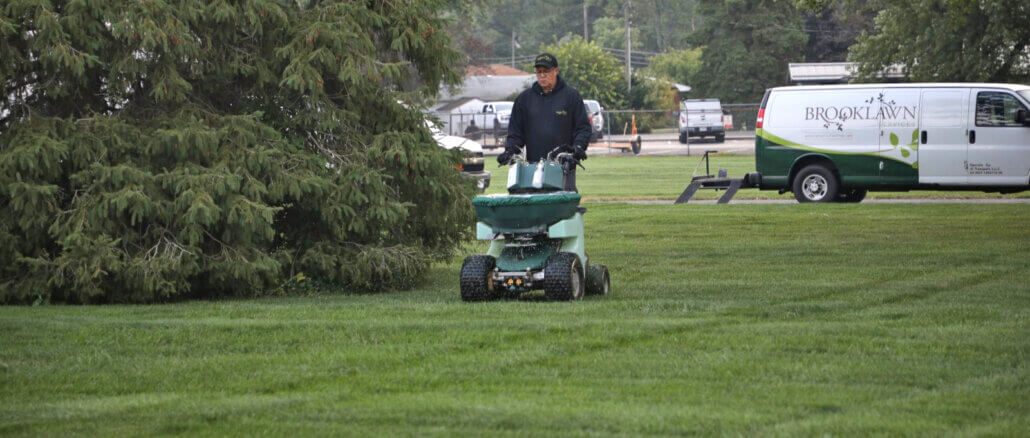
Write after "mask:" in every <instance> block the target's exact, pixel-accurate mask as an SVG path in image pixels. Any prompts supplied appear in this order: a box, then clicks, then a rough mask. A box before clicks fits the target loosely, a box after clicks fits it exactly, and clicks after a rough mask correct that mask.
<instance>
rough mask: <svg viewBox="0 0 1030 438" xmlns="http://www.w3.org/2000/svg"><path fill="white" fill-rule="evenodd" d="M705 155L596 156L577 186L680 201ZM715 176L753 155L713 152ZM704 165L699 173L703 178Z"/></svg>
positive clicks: (769, 195)
mask: <svg viewBox="0 0 1030 438" xmlns="http://www.w3.org/2000/svg"><path fill="white" fill-rule="evenodd" d="M699 160H700V157H696V156H691V157H683V156H638V157H634V156H616V157H607V156H596V157H591V158H589V159H587V160H586V161H584V162H583V165H584V166H585V167H586V169H585V170H584V169H579V170H578V171H577V173H576V185H577V187H578V188H579V191H580V193H581V194H582V195H583V197H584V199H585V200H587V201H598V200H675V199H676V198H678V197H679V195H680V193H682V192H683V190H684V189H686V188H687V185H688V184H690V177H691V173H692V172H693V171H694V168H695V166H697V164H698V161H699ZM711 160H712V161H711V166H710V167H711V172H712V173H713V174H715V173H716V172H718V169H726V170H727V172H728V175H729V176H731V177H736V178H742V177H743V176H744V175H745V174H746V173H749V172H754V171H755V157H754V155H729V154H714V155H712V158H711ZM487 170H489V171H490V172H491V175H492V176H493V181H491V183H490V188H488V189H487V193H504V192H505V191H506V185H505V182H506V180H507V176H508V168H507V166H505V167H504V168H500V167H498V166H497V161H496V160H495V159H494V158H493V157H487ZM704 170H705V169H704V165H703V164H702V165H701V167H700V169H699V170H698V174H699V175H701V174H704ZM722 194H723V192H722V191H719V192H716V191H714V190H699V191H698V193H697V194H696V195H695V196H694V199H717V198H718V197H719V196H722ZM1028 197H1030V192H1021V193H1015V194H1008V195H1000V194H997V193H983V192H967V191H911V192H871V193H869V196H868V197H867V199H898V198H929V199H956V198H975V199H982V198H983V199H1002V198H1028ZM733 199H736V200H746V199H784V200H793V199H794V195H793V194H791V193H789V192H788V193H784V194H782V195H781V194H779V193H777V192H776V191H775V190H766V191H759V190H758V189H744V190H740V191H739V192H737V195H736V196H734V198H733Z"/></svg>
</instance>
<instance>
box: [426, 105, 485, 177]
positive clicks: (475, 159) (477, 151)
mask: <svg viewBox="0 0 1030 438" xmlns="http://www.w3.org/2000/svg"><path fill="white" fill-rule="evenodd" d="M426 125H428V127H429V132H432V133H433V140H436V143H437V144H438V145H440V147H442V148H444V149H447V150H453V149H460V150H461V152H462V156H463V157H464V160H463V161H462V163H461V167H460V169H461V173H462V175H465V176H467V177H469V178H474V179H475V180H476V188H478V189H479V191H484V190H486V188H487V187H490V171H488V170H485V169H484V167H483V164H484V163H485V160H484V158H483V145H481V144H479V142H476V141H474V140H469V139H467V138H464V137H458V136H454V135H447V134H444V133H443V132H441V131H440V129H439V128H438V127H437V126H436V124H434V123H432V122H429V121H426Z"/></svg>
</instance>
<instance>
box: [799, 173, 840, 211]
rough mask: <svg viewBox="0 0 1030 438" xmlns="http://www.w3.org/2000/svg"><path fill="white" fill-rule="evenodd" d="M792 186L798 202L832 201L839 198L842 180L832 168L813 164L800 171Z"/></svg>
mask: <svg viewBox="0 0 1030 438" xmlns="http://www.w3.org/2000/svg"><path fill="white" fill-rule="evenodd" d="M792 187H793V191H794V199H797V200H798V202H802V203H804V202H831V201H834V200H836V199H837V191H838V190H839V188H840V182H838V181H837V176H836V175H834V174H833V172H831V171H830V169H827V168H826V167H825V166H823V165H821V164H812V165H808V166H805V167H804V168H802V169H801V171H800V172H798V174H797V176H795V177H794V184H793V185H792Z"/></svg>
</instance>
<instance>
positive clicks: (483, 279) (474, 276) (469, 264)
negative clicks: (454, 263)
mask: <svg viewBox="0 0 1030 438" xmlns="http://www.w3.org/2000/svg"><path fill="white" fill-rule="evenodd" d="M496 264H497V260H496V259H494V258H493V256H488V255H472V256H468V257H466V258H465V263H462V265H461V300H462V301H487V300H492V299H496V298H497V294H496V293H494V290H493V288H494V286H493V276H492V275H493V270H494V266H495V265H496Z"/></svg>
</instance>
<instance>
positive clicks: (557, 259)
mask: <svg viewBox="0 0 1030 438" xmlns="http://www.w3.org/2000/svg"><path fill="white" fill-rule="evenodd" d="M583 283H584V281H583V265H582V264H581V263H580V262H579V257H578V256H576V254H573V253H571V252H559V253H557V254H554V255H552V256H550V257H548V258H547V265H545V266H544V295H545V296H546V297H547V299H549V300H552V301H573V300H581V299H583V292H584V289H585V285H584V284H583Z"/></svg>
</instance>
